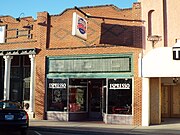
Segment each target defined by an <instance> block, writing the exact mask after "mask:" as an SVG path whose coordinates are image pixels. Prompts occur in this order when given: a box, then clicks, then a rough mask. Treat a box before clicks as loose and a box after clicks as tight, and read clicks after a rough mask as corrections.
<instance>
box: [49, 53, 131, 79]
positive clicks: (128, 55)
mask: <svg viewBox="0 0 180 135" xmlns="http://www.w3.org/2000/svg"><path fill="white" fill-rule="evenodd" d="M108 58H109V59H113V58H130V65H129V66H130V70H129V71H114V72H113V71H110V72H103V71H95V72H92V71H89V72H87V71H85V72H84V71H78V72H61V71H60V72H58V71H57V72H49V61H50V60H83V59H86V60H88V59H89V60H91V59H108ZM133 68H134V67H133V53H121V54H87V55H69V56H49V57H47V71H48V72H47V78H127V77H133V76H134V74H133V73H134V72H133Z"/></svg>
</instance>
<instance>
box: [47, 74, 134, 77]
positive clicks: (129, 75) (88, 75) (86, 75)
mask: <svg viewBox="0 0 180 135" xmlns="http://www.w3.org/2000/svg"><path fill="white" fill-rule="evenodd" d="M127 77H133V74H122V73H61V74H58V73H50V74H47V78H127Z"/></svg>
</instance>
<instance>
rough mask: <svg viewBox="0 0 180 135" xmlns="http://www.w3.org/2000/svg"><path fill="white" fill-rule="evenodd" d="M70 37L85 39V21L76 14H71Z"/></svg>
mask: <svg viewBox="0 0 180 135" xmlns="http://www.w3.org/2000/svg"><path fill="white" fill-rule="evenodd" d="M72 35H74V36H77V37H79V38H82V39H84V40H86V39H87V21H86V20H85V19H84V18H82V17H81V16H79V15H78V14H77V13H76V12H74V13H73V21H72Z"/></svg>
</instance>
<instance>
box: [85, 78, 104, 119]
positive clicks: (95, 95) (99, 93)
mask: <svg viewBox="0 0 180 135" xmlns="http://www.w3.org/2000/svg"><path fill="white" fill-rule="evenodd" d="M105 85H106V80H105V79H92V80H88V89H89V93H88V94H89V96H88V97H89V98H88V101H89V102H88V103H89V105H88V106H89V107H88V110H89V111H88V114H89V115H88V117H89V120H103V117H102V112H103V110H102V109H103V99H104V98H103V86H105Z"/></svg>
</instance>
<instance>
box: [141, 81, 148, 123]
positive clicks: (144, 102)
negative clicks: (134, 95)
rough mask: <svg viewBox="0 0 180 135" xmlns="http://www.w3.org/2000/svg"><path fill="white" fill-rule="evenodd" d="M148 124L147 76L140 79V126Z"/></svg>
mask: <svg viewBox="0 0 180 135" xmlns="http://www.w3.org/2000/svg"><path fill="white" fill-rule="evenodd" d="M149 124H150V86H149V78H143V79H142V126H149Z"/></svg>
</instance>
